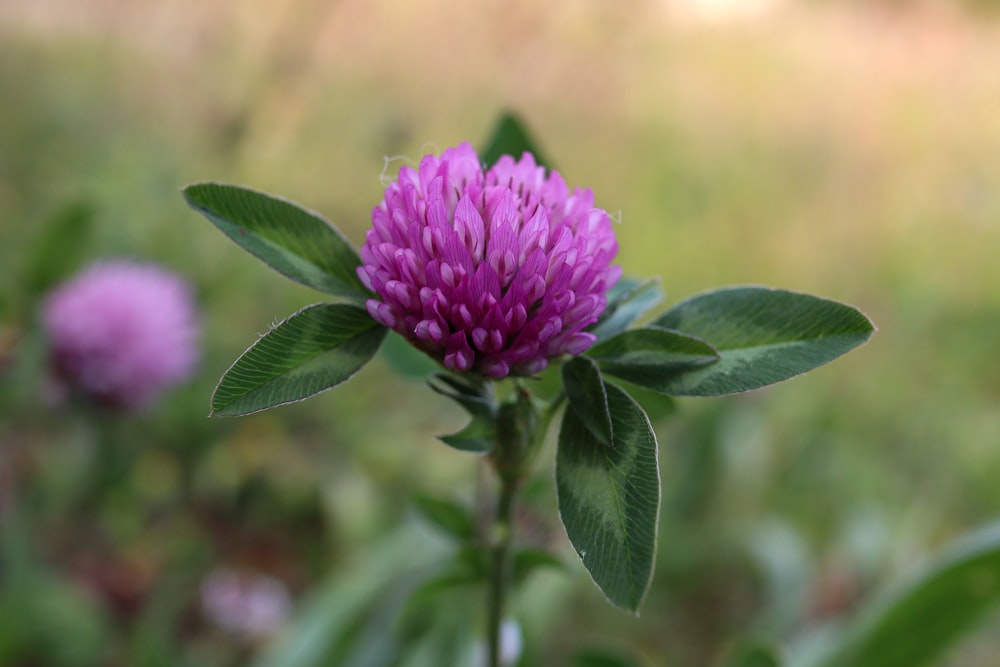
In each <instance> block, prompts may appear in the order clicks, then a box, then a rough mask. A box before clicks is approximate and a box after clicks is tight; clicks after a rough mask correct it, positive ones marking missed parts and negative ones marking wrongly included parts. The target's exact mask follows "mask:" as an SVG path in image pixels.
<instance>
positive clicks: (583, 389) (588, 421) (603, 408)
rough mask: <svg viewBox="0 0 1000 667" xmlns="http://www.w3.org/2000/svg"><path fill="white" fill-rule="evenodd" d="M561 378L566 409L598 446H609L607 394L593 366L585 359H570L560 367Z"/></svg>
mask: <svg viewBox="0 0 1000 667" xmlns="http://www.w3.org/2000/svg"><path fill="white" fill-rule="evenodd" d="M562 375H563V387H564V388H565V390H566V398H567V400H568V402H569V407H570V409H571V410H573V411H575V412H576V416H577V418H578V419H580V421H582V422H583V423H584V425H585V426H586V427H587V428H588V429H590V432H591V433H592V434H593V435H594V436H596V437H597V439H598V440H600V441H601V443H603V444H605V445H608V446H610V447H613V446H614V426H613V425H612V423H611V412H610V411H609V410H608V394H607V392H606V391H605V389H604V380H603V379H602V378H601V371H600V370H599V369H598V368H597V364H596V363H594V362H593V361H592V360H591V359H588V358H587V357H574V358H572V359H570V360H569V361H567V362H566V363H564V364H563V367H562Z"/></svg>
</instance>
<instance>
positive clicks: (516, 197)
mask: <svg viewBox="0 0 1000 667" xmlns="http://www.w3.org/2000/svg"><path fill="white" fill-rule="evenodd" d="M372 221H373V227H372V229H371V230H369V231H368V234H367V237H366V242H365V244H364V245H363V246H362V248H361V258H362V261H363V265H362V266H361V267H359V269H358V275H359V276H360V278H361V280H362V282H363V283H364V284H365V286H367V287H368V288H369V289H371V290H373V291H374V292H375V293H376V294H377V295H378V297H379V298H378V299H370V300H369V301H368V312H369V313H370V314H371V316H372V317H373V318H374V319H375V320H376V321H378V322H379V323H381V324H383V325H385V326H387V327H390V328H392V329H394V330H396V331H397V332H399V333H400V334H402V335H403V336H405V337H406V338H407V339H409V340H410V342H411V343H413V344H414V345H415V346H416V347H418V348H420V349H422V350H423V351H425V352H426V353H428V354H429V355H431V356H432V357H434V358H436V359H437V360H438V361H440V362H441V363H443V364H444V366H445V367H447V368H449V369H451V370H455V371H476V372H479V373H482V374H483V375H486V376H490V377H496V378H501V377H506V376H507V375H533V374H535V373H538V372H540V371H541V370H543V369H544V368H545V367H546V366H547V365H548V362H549V359H551V358H553V357H558V356H560V355H563V354H570V355H575V354H580V353H581V352H583V351H584V350H586V349H587V348H588V347H590V345H591V344H592V343H593V342H594V336H593V335H592V334H590V333H587V332H586V331H584V329H585V328H586V327H587V326H589V325H590V324H592V323H593V322H595V321H596V320H597V318H598V317H599V316H600V314H601V313H602V312H603V311H604V307H605V305H606V296H605V293H606V291H607V290H608V289H609V288H610V287H612V286H613V285H614V284H615V283H616V282H617V280H618V278H619V276H620V275H621V268H620V267H617V266H611V261H612V260H613V259H614V257H615V254H616V253H617V251H618V244H617V242H616V241H615V235H614V231H613V230H612V227H611V219H610V217H609V216H608V214H607V213H606V212H605V211H604V210H602V209H599V208H594V197H593V193H592V192H591V191H590V190H581V189H579V188H578V189H576V190H574V191H572V192H570V190H569V188H568V187H567V186H566V183H565V182H564V181H563V179H562V177H561V176H560V175H559V173H558V172H554V171H553V172H549V173H548V174H546V170H545V168H543V167H540V166H538V165H537V164H536V163H535V159H534V157H533V156H532V155H531V154H530V153H525V154H524V155H523V156H522V157H521V159H520V160H518V161H516V162H515V161H514V159H513V158H512V157H510V156H504V157H502V158H500V160H499V161H498V162H497V163H496V164H495V165H494V166H492V167H490V168H489V169H487V170H484V169H483V166H482V163H481V162H480V159H479V156H478V155H477V154H476V152H475V150H473V148H472V146H470V145H469V144H467V143H463V144H461V145H459V146H457V147H455V148H449V149H448V150H446V151H444V153H443V154H442V155H441V157H436V156H434V155H427V156H425V157H424V158H423V160H422V161H421V163H420V167H419V168H418V169H411V168H410V167H403V168H402V169H400V171H399V176H398V178H397V180H396V181H394V182H393V183H391V184H389V186H388V187H387V188H386V191H385V199H384V200H383V201H382V203H381V204H380V205H379V206H378V207H376V208H375V210H374V211H373V212H372Z"/></svg>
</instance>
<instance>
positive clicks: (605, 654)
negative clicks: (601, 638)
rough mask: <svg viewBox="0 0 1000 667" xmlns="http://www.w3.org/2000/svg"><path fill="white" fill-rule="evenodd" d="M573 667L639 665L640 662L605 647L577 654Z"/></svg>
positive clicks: (633, 666) (624, 666)
mask: <svg viewBox="0 0 1000 667" xmlns="http://www.w3.org/2000/svg"><path fill="white" fill-rule="evenodd" d="M573 667H639V663H638V662H636V661H635V660H634V659H632V658H631V657H627V656H624V655H621V654H619V653H616V652H611V651H608V650H605V649H599V650H598V649H586V650H584V651H581V652H580V653H578V654H577V655H576V657H575V658H574V660H573Z"/></svg>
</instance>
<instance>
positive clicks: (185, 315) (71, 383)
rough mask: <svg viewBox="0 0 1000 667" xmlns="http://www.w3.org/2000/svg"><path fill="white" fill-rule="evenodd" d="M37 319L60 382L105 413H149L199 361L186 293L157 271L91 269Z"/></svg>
mask: <svg viewBox="0 0 1000 667" xmlns="http://www.w3.org/2000/svg"><path fill="white" fill-rule="evenodd" d="M41 317H42V326H43V328H44V330H45V333H46V336H47V339H48V347H49V361H50V365H51V369H52V372H53V375H54V377H55V379H56V380H57V382H59V383H60V385H62V386H63V387H65V388H70V389H73V390H75V391H78V392H80V393H81V394H83V395H85V396H87V397H88V398H90V399H91V400H93V401H94V402H95V403H98V404H101V405H104V406H108V407H113V408H120V409H124V410H138V409H142V408H145V407H148V406H149V405H150V404H152V403H153V402H154V401H155V400H156V399H157V398H158V397H159V396H160V395H161V393H162V392H163V391H164V390H165V389H166V388H168V387H169V386H171V385H174V384H176V383H178V382H181V381H182V380H184V379H186V378H188V377H189V376H190V375H191V373H192V371H193V368H194V365H195V363H196V362H197V359H198V345H197V339H198V335H199V327H198V323H197V315H196V312H195V306H194V301H193V299H192V295H191V290H190V288H189V286H188V284H187V283H186V282H185V281H184V280H182V279H181V278H180V277H179V276H177V275H175V274H173V273H171V272H169V271H167V270H165V269H162V268H160V267H158V266H154V265H148V264H138V263H134V262H129V261H125V260H114V261H105V262H98V263H95V264H92V265H91V266H89V267H87V268H85V269H84V270H83V271H81V272H80V273H79V274H77V275H76V276H75V277H73V278H71V279H70V280H68V281H67V282H65V283H64V284H62V285H61V286H59V287H57V288H56V289H55V290H54V291H53V292H51V293H50V294H49V295H48V297H47V298H46V300H45V302H44V304H43V306H42V313H41Z"/></svg>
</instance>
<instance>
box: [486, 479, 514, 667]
mask: <svg viewBox="0 0 1000 667" xmlns="http://www.w3.org/2000/svg"><path fill="white" fill-rule="evenodd" d="M516 493H517V483H516V481H514V480H512V479H510V478H507V477H501V478H500V494H499V498H498V499H497V508H496V517H495V519H494V521H493V527H492V530H491V535H490V537H491V545H492V546H491V550H490V560H491V562H490V582H489V595H488V597H487V610H486V622H487V635H488V636H487V646H488V650H489V667H500V626H501V624H502V623H503V618H504V614H505V611H506V607H507V593H508V590H509V588H510V574H511V572H510V568H511V559H510V544H511V538H512V536H513V532H514V530H513V522H512V516H513V509H514V495H515V494H516Z"/></svg>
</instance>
